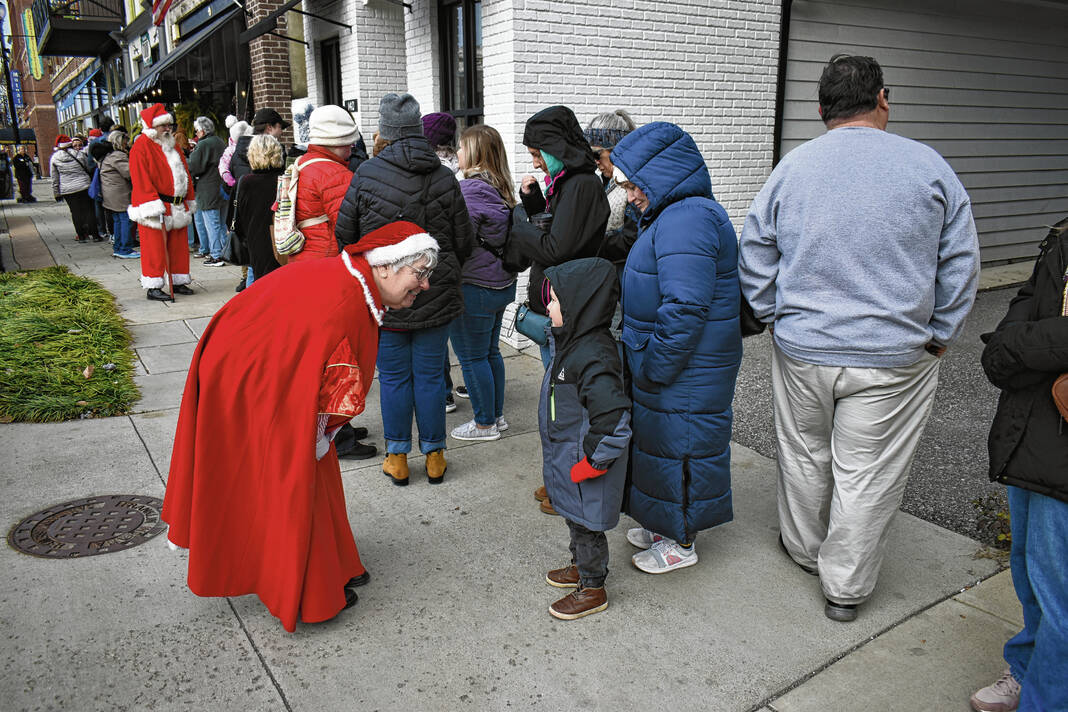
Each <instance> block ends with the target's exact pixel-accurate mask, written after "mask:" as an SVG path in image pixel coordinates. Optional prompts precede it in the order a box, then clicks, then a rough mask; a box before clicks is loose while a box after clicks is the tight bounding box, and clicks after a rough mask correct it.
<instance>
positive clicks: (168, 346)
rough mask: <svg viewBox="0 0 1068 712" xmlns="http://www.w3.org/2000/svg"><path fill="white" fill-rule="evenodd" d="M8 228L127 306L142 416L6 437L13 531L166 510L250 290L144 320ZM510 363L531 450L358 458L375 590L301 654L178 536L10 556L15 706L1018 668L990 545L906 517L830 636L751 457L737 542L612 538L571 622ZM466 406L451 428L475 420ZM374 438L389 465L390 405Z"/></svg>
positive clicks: (660, 697) (105, 256) (124, 285)
mask: <svg viewBox="0 0 1068 712" xmlns="http://www.w3.org/2000/svg"><path fill="white" fill-rule="evenodd" d="M3 209H4V211H5V212H6V215H7V218H8V221H9V223H10V222H13V221H17V220H19V219H22V218H28V219H30V220H32V223H33V225H34V226H35V227H36V230H37V232H38V233H39V235H40V239H41V240H42V242H43V244H44V246H46V247H47V250H48V252H49V254H50V255H51V256H52V257H53V258H54V259H55V261H56V262H57V263H59V264H66V265H69V266H70V267H71V269H72V270H73V271H75V272H77V273H80V274H85V275H89V276H91V277H93V278H94V279H97V280H99V281H100V282H101V283H102V284H104V285H105V286H107V287H108V288H109V289H110V290H111V291H112V292H113V293H114V294H115V295H116V298H117V300H118V303H119V305H120V307H121V308H122V310H123V315H124V316H125V317H126V318H127V319H128V320H129V322H130V329H131V332H132V333H133V334H134V340H135V341H134V348H135V349H136V352H137V356H138V359H139V369H140V370H139V375H138V376H137V379H138V384H139V385H140V387H141V389H142V396H143V397H142V400H141V402H140V403H139V404H138V406H137V407H136V408H135V412H134V413H132V414H131V415H129V416H127V417H121V418H108V419H100V420H85V421H73V422H68V423H63V424H50V425H31V424H13V425H6V426H3V427H2V428H0V451H2V452H4V453H5V457H4V461H5V465H6V466H5V467H4V468H3V469H2V470H0V482H2V485H3V489H2V495H3V496H2V500H0V516H2V518H3V521H4V522H6V523H7V524H6V526H8V527H10V526H12V525H14V524H15V523H16V522H17V521H19V520H21V519H22V518H23V517H25V516H28V515H29V514H31V513H33V512H35V511H38V510H40V509H43V508H45V507H47V506H49V505H51V504H55V503H58V502H62V501H65V500H70V499H76V498H79V497H84V496H89V495H93V494H111V493H131V494H147V495H153V496H160V497H161V496H162V494H163V490H164V482H165V479H166V474H167V468H168V463H169V458H170V447H171V440H172V438H173V433H174V428H175V423H176V421H177V413H178V411H177V406H178V405H179V403H180V398H181V389H182V386H183V384H184V379H185V371H186V368H187V366H188V361H189V356H190V354H191V352H192V349H193V347H194V344H195V341H196V338H197V337H198V336H199V334H200V333H201V332H202V331H203V328H204V326H205V325H206V323H207V321H208V319H209V318H210V316H211V314H212V313H214V311H215V310H216V309H217V308H218V307H219V306H221V305H222V304H223V303H225V301H226V300H227V299H229V298H230V297H232V296H233V287H234V285H236V283H237V279H238V276H239V271H238V269H237V268H232V267H226V268H206V267H202V266H201V265H200V264H199V262H197V261H194V263H193V268H192V274H193V277H194V283H193V285H192V286H193V288H194V289H195V290H196V292H197V293H196V294H195V295H193V296H191V297H185V298H182V297H179V298H178V299H179V301H177V302H176V303H174V304H167V303H157V302H148V301H147V300H146V299H145V298H144V293H143V290H141V289H140V286H139V284H138V280H137V274H138V268H139V263H138V262H137V261H135V260H130V261H122V260H113V259H112V258H111V256H110V247H109V246H108V245H107V244H106V243H104V244H100V243H98V244H96V245H93V244H90V245H81V244H76V243H74V241H73V235H72V234H71V233H72V228H71V225H70V220H69V216H68V214H67V211H66V208H65V207H64V206H62V205H60V206H57V205H55V204H51V205H49V204H47V203H45V202H43V201H42V202H41V203H38V204H36V205H16V204H15V203H13V202H10V201H5V203H4V205H3ZM506 355H507V359H506V367H507V373H508V384H507V396H506V398H507V401H506V402H507V404H506V410H505V416H506V417H507V419H508V421H509V423H510V424H511V429H510V430H509V431H508V432H507V434H506V435H505V437H504V438H503V439H502V440H500V441H498V442H495V443H465V442H458V441H453V440H450V441H449V452H448V455H447V456H448V459H449V474H448V476H447V481H446V484H445V485H444V486H442V487H433V488H432V487H430V486H428V485H427V484H426V481H425V480H424V479H421V476H422V463H421V458H412V465H413V468H412V469H413V482H412V485H411V486H409V487H407V488H397V487H394V486H392V485H391V484H390V483H389V481H388V480H387V479H386V478H385V477H383V476H382V475H381V471H380V466H381V458H376V459H373V460H368V461H363V462H351V461H342V466H343V467H342V469H343V478H344V481H345V487H346V498H347V503H348V509H349V518H350V521H351V523H352V526H353V529H354V531H355V534H356V539H357V544H358V545H359V547H360V554H361V557H362V558H363V560H364V562H365V564H366V565H367V567H368V569H369V570H370V572H371V576H372V578H371V582H370V584H369V585H368V586H366V587H364V588H361V589H360V602H359V603H358V604H357V605H356V606H355V607H354V608H353V609H351V610H349V611H345V612H343V613H342V614H341V615H340V616H339V617H338V618H337V619H335V620H333V621H330V622H327V623H323V624H318V625H300V626H299V627H298V629H297V632H296V633H295V634H292V635H291V634H287V633H286V632H285V631H284V630H283V629H282V627H281V625H280V624H279V623H278V621H277V620H276V619H275V618H273V617H272V616H271V615H270V614H269V613H268V612H267V611H266V609H265V608H264V607H263V605H262V604H261V603H260V602H259V601H258V599H256V598H254V597H250V596H246V597H242V598H234V599H204V598H197V597H196V596H194V595H192V594H191V593H190V592H189V590H188V588H187V587H186V585H185V576H184V566H185V561H184V554H182V553H172V552H170V551H169V550H168V549H167V547H166V545H165V542H164V540H163V537H158V538H157V539H155V540H153V541H151V542H149V543H147V544H145V545H143V546H140V547H137V548H134V549H130V550H128V551H124V552H119V553H115V554H109V555H105V556H97V557H90V558H85V559H75V560H71V561H53V560H43V559H35V558H31V557H28V556H24V555H22V554H19V553H17V552H15V551H14V550H12V549H11V548H9V547H0V565H2V566H3V567H4V570H5V571H6V572H7V574H8V575H7V585H6V586H5V587H4V592H3V594H2V595H0V622H2V623H3V624H4V630H5V632H4V633H3V640H4V649H5V652H6V653H7V654H6V655H5V656H4V662H3V665H2V668H0V695H2V699H3V700H4V703H3V705H2V707H3V708H4V709H12V710H21V709H72V708H77V709H91V710H98V709H99V710H104V709H108V710H111V709H116V710H121V709H135V708H136V709H161V710H171V709H208V710H216V709H218V710H222V709H226V710H274V709H279V710H281V709H285V710H308V711H311V710H343V709H344V710H349V709H378V710H453V709H471V710H498V709H504V708H521V709H527V708H541V709H548V710H661V709H672V710H680V711H681V710H698V709H700V710H706V709H717V710H738V711H742V710H776V711H777V712H788V711H790V712H792V711H799V710H813V711H815V710H820V711H826V710H833V711H837V710H841V711H843V712H848V711H850V710H858V712H859V711H860V710H865V711H866V712H867V711H870V710H961V711H962V712H963V711H964V710H967V709H968V703H967V699H968V695H969V694H970V693H971V692H972V691H973V690H974V689H975V688H977V687H979V686H982V685H984V684H987V683H988V682H990V681H991V680H993V679H994V678H995V677H996V676H997V675H998V673H1000V671H1001V669H1002V668H1003V667H1004V665H1003V663H1002V661H1001V645H1002V644H1003V643H1004V641H1005V640H1006V639H1007V638H1008V637H1010V636H1011V635H1012V634H1013V633H1015V632H1016V630H1017V629H1018V628H1019V627H1020V626H1021V625H1022V620H1021V619H1020V610H1019V604H1018V603H1017V602H1016V600H1015V596H1014V595H1013V593H1012V588H1011V581H1010V579H1009V574H1008V572H1001V573H997V572H998V569H999V566H998V564H997V563H996V562H995V561H994V560H991V559H989V558H983V557H977V556H976V554H977V553H978V552H980V549H981V547H980V545H979V544H978V543H977V542H975V541H973V540H971V539H967V538H965V537H962V536H960V535H957V534H954V533H952V532H949V531H947V530H945V529H942V528H940V527H937V526H935V525H933V524H930V523H927V522H924V521H922V520H919V519H916V518H914V517H911V516H909V515H906V514H900V515H899V516H898V518H897V520H896V521H895V523H894V525H893V528H892V531H891V536H890V542H889V550H888V556H887V561H886V565H885V566H884V569H883V573H882V577H881V580H880V585H879V588H878V589H877V591H876V593H875V595H874V597H873V598H872V600H871V601H870V602H869V603H868V604H866V605H865V606H864V607H863V608H862V609H861V613H860V616H859V618H858V620H857V621H856V622H854V623H851V624H840V623H835V622H832V621H830V620H828V619H827V618H825V617H824V615H823V612H822V596H821V594H820V592H819V587H818V583H817V581H816V579H815V578H813V577H811V576H808V575H806V574H804V573H803V572H802V571H800V570H799V569H798V568H797V567H796V566H794V565H793V564H792V562H791V561H790V560H789V559H788V558H786V557H785V556H784V555H783V554H782V553H781V552H780V551H779V549H778V547H777V544H776V536H777V524H776V514H775V464H774V461H772V460H769V459H767V458H764V457H761V456H760V455H758V454H756V453H754V452H753V451H750V450H748V449H746V448H744V447H741V446H735V447H734V451H733V458H732V463H733V483H734V502H735V521H734V522H732V523H730V524H728V525H726V526H723V527H719V528H717V529H715V530H713V531H710V532H707V533H706V534H704V535H702V536H701V537H700V539H699V541H698V543H697V549H698V553H699V556H700V559H701V560H700V563H699V564H698V565H697V566H695V567H692V568H689V569H684V570H682V571H679V572H675V573H672V574H668V575H666V576H648V575H646V574H643V573H641V572H639V571H637V570H636V569H634V568H633V567H632V566H631V565H630V563H629V561H628V558H629V556H630V555H631V553H633V551H634V549H633V548H632V547H631V546H630V545H629V544H628V543H627V541H626V539H625V538H624V537H623V532H624V531H625V528H626V527H628V526H633V523H632V522H631V521H630V520H628V519H627V518H626V517H624V519H623V521H621V523H620V526H619V527H618V528H617V529H616V530H615V531H613V532H611V533H610V534H609V542H610V547H611V556H612V564H611V567H612V573H611V575H610V577H609V581H608V587H609V595H610V601H611V604H610V608H609V609H608V611H607V612H605V613H603V614H599V615H596V616H593V617H590V618H587V619H584V620H581V621H575V622H562V621H557V620H555V619H553V618H551V617H550V616H549V615H548V612H547V607H548V605H549V604H550V603H551V602H552V601H553V600H555V599H556V598H557V597H559V595H560V592H559V591H558V590H557V589H552V588H550V587H549V586H547V585H546V584H545V583H544V573H545V571H546V570H548V569H549V568H554V567H556V566H560V565H562V564H564V563H566V560H567V557H568V552H567V531H566V527H565V526H564V524H563V522H562V521H561V520H560V519H559V518H556V517H548V516H545V515H543V514H541V513H540V512H539V511H538V509H537V503H536V502H535V500H534V499H533V497H532V492H533V490H534V488H535V487H537V486H538V485H539V484H540V479H541V475H540V467H541V458H540V445H539V437H538V432H537V417H536V399H537V391H538V385H539V381H540V374H541V367H540V362H539V361H538V360H537V359H536V357H535V356H532V355H529V354H524V353H521V352H516V351H514V350H508V351H507V354H506ZM453 376H454V378H456V379H457V380H458V381H459V378H460V374H459V368H458V367H457V368H454V371H453ZM458 404H459V406H460V407H459V410H458V411H457V412H456V413H453V414H451V415H449V416H448V426H449V427H450V428H451V427H454V426H455V425H458V424H459V423H461V422H463V421H465V420H468V419H469V418H470V417H471V412H470V404H469V403H468V402H467V401H464V400H459V401H458ZM360 422H361V423H362V424H364V425H366V426H367V427H368V428H369V429H370V430H371V434H372V435H371V438H370V439H371V441H376V440H377V444H378V445H379V446H380V447H381V445H382V442H381V420H380V412H379V406H378V396H377V386H375V389H374V390H373V392H372V393H371V395H370V397H369V398H368V410H367V412H366V413H365V414H364V415H363V416H361V418H360ZM219 446H220V447H224V446H225V444H224V443H220V444H219ZM994 574H996V575H994ZM977 582H980V583H978V585H976V584H977Z"/></svg>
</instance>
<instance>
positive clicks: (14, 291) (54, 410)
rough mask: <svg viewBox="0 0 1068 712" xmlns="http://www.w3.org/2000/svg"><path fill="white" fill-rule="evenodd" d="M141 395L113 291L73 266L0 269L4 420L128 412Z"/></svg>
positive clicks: (0, 377) (0, 369) (0, 398)
mask: <svg viewBox="0 0 1068 712" xmlns="http://www.w3.org/2000/svg"><path fill="white" fill-rule="evenodd" d="M138 398H140V394H139V392H138V390H137V386H136V385H134V382H133V352H132V351H131V350H130V334H129V332H128V331H127V330H126V327H125V325H124V324H123V320H122V317H120V316H119V314H118V311H117V310H116V307H115V300H114V298H113V297H112V295H111V293H110V292H108V291H107V290H106V289H104V288H103V287H101V286H100V285H99V284H97V283H96V282H94V281H92V280H91V279H87V278H85V277H79V276H76V275H73V274H71V273H70V271H69V270H68V269H67V268H66V267H49V268H47V269H41V270H35V271H32V272H9V273H5V274H0V421H3V422H8V423H10V422H13V421H24V422H35V423H43V422H56V421H61V420H70V419H73V418H90V417H104V416H111V415H124V414H125V413H127V412H128V411H129V409H130V407H131V406H132V405H133V404H134V403H135V402H136V401H137V400H138Z"/></svg>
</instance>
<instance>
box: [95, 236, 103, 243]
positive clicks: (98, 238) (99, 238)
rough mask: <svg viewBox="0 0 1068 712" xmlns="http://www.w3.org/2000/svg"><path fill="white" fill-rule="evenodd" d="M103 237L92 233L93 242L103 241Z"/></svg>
mask: <svg viewBox="0 0 1068 712" xmlns="http://www.w3.org/2000/svg"><path fill="white" fill-rule="evenodd" d="M103 241H104V238H103V237H101V236H100V235H93V242H103Z"/></svg>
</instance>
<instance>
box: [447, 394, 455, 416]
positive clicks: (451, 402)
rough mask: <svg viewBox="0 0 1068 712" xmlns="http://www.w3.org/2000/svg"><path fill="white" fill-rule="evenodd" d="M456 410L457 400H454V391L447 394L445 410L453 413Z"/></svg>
mask: <svg viewBox="0 0 1068 712" xmlns="http://www.w3.org/2000/svg"><path fill="white" fill-rule="evenodd" d="M454 410H456V401H455V400H453V397H452V393H449V394H448V395H447V396H445V412H446V413H451V412H453V411H454Z"/></svg>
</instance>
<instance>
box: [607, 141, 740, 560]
mask: <svg viewBox="0 0 1068 712" xmlns="http://www.w3.org/2000/svg"><path fill="white" fill-rule="evenodd" d="M612 163H613V164H614V165H615V166H616V167H617V168H619V169H620V170H621V171H622V172H623V174H624V175H625V176H627V178H628V180H630V181H631V182H633V183H634V184H635V185H636V186H638V187H639V188H641V190H642V192H644V193H645V196H646V197H647V198H648V199H649V207H647V208H646V209H645V211H644V212H643V213H642V217H641V220H640V221H639V234H638V240H637V242H635V243H634V246H633V247H632V248H631V251H630V255H629V256H628V258H627V263H626V267H625V268H624V270H623V344H624V346H625V350H626V359H627V365H628V367H629V371H630V374H631V398H632V399H633V402H634V406H633V430H634V435H633V437H632V439H631V467H632V477H631V483H630V487H629V489H628V491H627V499H626V512H627V513H628V514H629V515H631V516H632V517H634V518H635V519H636V520H637V521H638V523H640V524H641V525H642V526H643V527H645V528H646V529H649V530H651V531H654V532H657V533H659V534H662V535H664V536H667V537H670V538H672V539H674V540H676V541H678V542H681V543H688V542H691V541H693V539H694V537H695V536H696V535H697V532H699V531H701V530H702V529H708V528H710V527H714V526H716V525H718V524H723V523H725V522H729V521H730V520H731V519H732V518H733V511H732V508H731V478H730V438H731V418H732V411H731V401H732V400H733V398H734V383H735V379H736V377H737V375H738V365H739V364H740V363H741V360H742V338H741V332H740V329H739V324H738V308H739V291H738V239H737V237H736V236H735V232H734V227H733V226H732V225H731V223H730V220H728V219H727V213H726V211H724V209H723V206H721V205H720V204H719V203H717V202H716V201H715V199H714V198H713V197H712V185H711V180H710V178H709V175H708V169H707V168H706V167H705V162H704V160H703V159H702V158H701V153H700V151H698V149H697V145H696V144H695V143H694V140H693V138H691V137H690V135H689V134H687V133H686V132H685V131H683V130H682V129H680V128H679V127H678V126H675V125H674V124H670V123H665V122H656V123H652V124H647V125H645V126H643V127H641V128H639V129H637V130H636V131H633V132H631V133H630V134H628V135H627V136H626V137H625V138H623V140H622V141H620V142H619V144H618V145H617V146H616V147H615V149H614V150H613V151H612Z"/></svg>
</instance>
